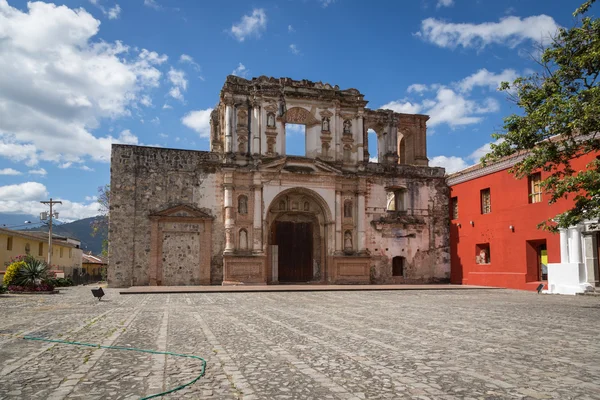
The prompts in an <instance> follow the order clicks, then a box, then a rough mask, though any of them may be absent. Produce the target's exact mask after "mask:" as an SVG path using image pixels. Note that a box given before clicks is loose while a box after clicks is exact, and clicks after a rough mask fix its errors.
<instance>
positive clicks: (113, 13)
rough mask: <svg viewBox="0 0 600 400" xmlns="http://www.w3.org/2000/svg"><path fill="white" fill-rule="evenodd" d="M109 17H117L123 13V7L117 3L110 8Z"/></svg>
mask: <svg viewBox="0 0 600 400" xmlns="http://www.w3.org/2000/svg"><path fill="white" fill-rule="evenodd" d="M107 15H108V19H117V18H119V16H120V15H121V7H120V6H119V5H118V4H115V6H114V7H112V8H109V9H108V11H107Z"/></svg>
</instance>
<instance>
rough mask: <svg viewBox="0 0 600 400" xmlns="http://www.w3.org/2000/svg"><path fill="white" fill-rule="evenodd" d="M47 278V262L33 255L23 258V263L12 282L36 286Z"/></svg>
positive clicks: (18, 284)
mask: <svg viewBox="0 0 600 400" xmlns="http://www.w3.org/2000/svg"><path fill="white" fill-rule="evenodd" d="M47 278H48V264H46V262H44V261H42V260H37V259H35V258H33V257H27V258H26V259H25V265H23V266H22V267H21V268H19V270H18V272H17V276H16V277H15V279H14V281H13V283H14V284H15V285H17V286H27V287H36V286H39V285H41V284H42V282H44V280H46V279H47Z"/></svg>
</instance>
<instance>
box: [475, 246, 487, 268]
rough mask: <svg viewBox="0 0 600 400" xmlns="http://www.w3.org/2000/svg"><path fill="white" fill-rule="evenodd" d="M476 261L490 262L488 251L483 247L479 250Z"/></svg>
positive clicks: (479, 262) (480, 262) (481, 262)
mask: <svg viewBox="0 0 600 400" xmlns="http://www.w3.org/2000/svg"><path fill="white" fill-rule="evenodd" d="M475 263H476V264H488V263H489V261H488V257H487V252H486V251H485V250H483V249H481V251H480V252H479V255H478V256H475Z"/></svg>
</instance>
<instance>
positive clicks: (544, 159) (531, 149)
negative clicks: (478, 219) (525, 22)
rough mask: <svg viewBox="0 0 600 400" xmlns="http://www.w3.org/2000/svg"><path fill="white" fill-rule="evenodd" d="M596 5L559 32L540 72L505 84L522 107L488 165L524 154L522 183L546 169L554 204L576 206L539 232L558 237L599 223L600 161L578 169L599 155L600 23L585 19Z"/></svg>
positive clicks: (519, 169)
mask: <svg viewBox="0 0 600 400" xmlns="http://www.w3.org/2000/svg"><path fill="white" fill-rule="evenodd" d="M594 2H595V0H590V1H587V2H585V3H584V4H583V5H581V6H580V7H579V8H578V9H577V10H576V11H575V12H574V14H573V15H574V17H575V18H577V21H576V25H575V26H574V27H572V28H561V29H560V30H559V31H558V32H557V34H556V35H555V36H554V38H553V40H552V42H551V43H550V45H549V46H548V47H546V48H545V49H543V52H542V55H541V57H540V58H539V59H538V60H537V61H538V63H539V65H540V71H539V72H536V73H533V74H532V75H530V76H526V77H521V78H518V79H516V80H515V81H514V82H513V83H507V82H504V83H502V85H501V87H500V89H501V90H503V91H506V92H507V93H509V96H510V97H511V98H512V100H513V101H514V102H515V103H516V104H517V105H518V106H519V107H521V108H522V110H523V112H522V114H513V115H510V116H508V117H506V118H505V119H504V129H503V132H502V133H495V134H494V135H492V136H493V137H494V138H496V139H500V140H498V141H497V142H496V144H493V145H492V151H491V153H490V154H488V155H487V156H485V157H484V159H483V162H484V164H485V163H489V162H495V161H498V160H500V159H502V158H504V157H507V156H517V155H522V156H523V159H522V160H521V161H519V162H518V163H517V164H516V165H515V166H514V167H513V168H511V170H510V172H512V173H513V174H515V176H516V177H517V178H519V179H521V178H524V177H527V176H528V175H530V174H531V173H534V172H537V171H546V172H547V173H548V176H547V177H546V178H545V179H544V180H543V181H542V188H543V190H544V192H545V193H546V194H547V195H548V196H549V203H550V204H552V203H555V202H556V201H558V200H559V199H561V198H564V197H570V198H572V199H573V200H574V206H573V207H572V208H571V209H570V210H568V211H566V212H564V213H562V214H559V215H557V216H555V217H553V218H551V219H549V220H547V221H544V222H542V223H540V227H543V228H545V229H549V230H553V231H555V230H556V229H558V228H566V227H569V226H573V225H576V224H578V223H580V222H582V221H584V220H598V218H599V217H600V162H599V161H598V159H596V160H595V161H593V162H591V163H589V164H588V165H587V166H586V169H585V170H582V171H576V170H575V169H574V168H573V167H572V161H573V160H575V159H577V158H580V157H582V156H584V155H586V154H588V153H590V152H597V151H598V150H600V88H599V85H598V75H599V74H600V20H598V19H597V18H592V17H590V16H586V14H588V13H589V11H590V7H591V6H592V4H593V3H594Z"/></svg>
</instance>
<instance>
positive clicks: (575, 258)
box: [569, 226, 582, 264]
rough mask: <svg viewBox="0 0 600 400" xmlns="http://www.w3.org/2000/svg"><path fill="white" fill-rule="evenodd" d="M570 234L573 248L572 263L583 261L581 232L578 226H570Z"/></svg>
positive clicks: (571, 253) (571, 249) (571, 250)
mask: <svg viewBox="0 0 600 400" xmlns="http://www.w3.org/2000/svg"><path fill="white" fill-rule="evenodd" d="M569 234H570V236H571V244H572V246H571V248H569V250H570V252H569V253H570V261H571V262H572V263H577V264H579V263H581V261H582V260H581V258H582V257H581V232H579V229H578V227H576V226H574V227H571V228H569Z"/></svg>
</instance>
